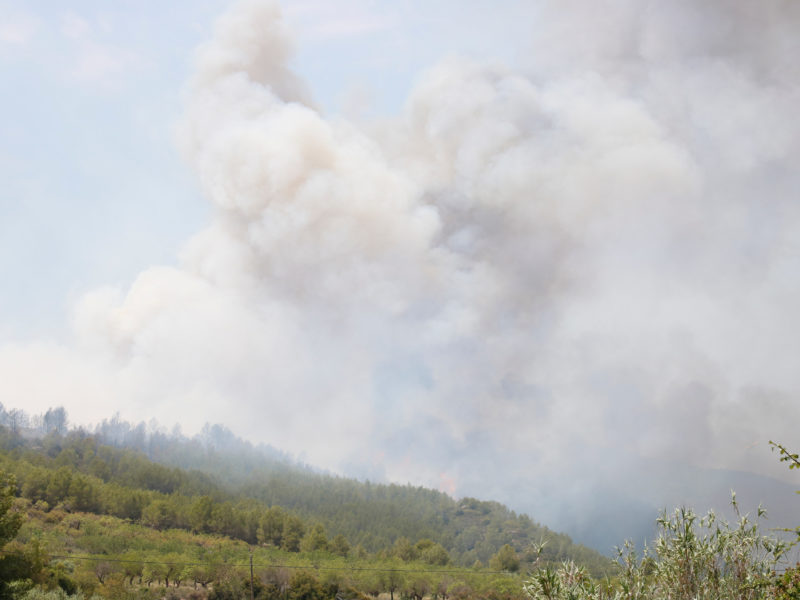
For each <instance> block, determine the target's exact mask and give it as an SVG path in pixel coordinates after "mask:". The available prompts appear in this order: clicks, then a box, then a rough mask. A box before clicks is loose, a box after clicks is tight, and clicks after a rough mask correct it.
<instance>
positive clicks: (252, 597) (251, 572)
mask: <svg viewBox="0 0 800 600" xmlns="http://www.w3.org/2000/svg"><path fill="white" fill-rule="evenodd" d="M253 594H254V591H253V549H252V548H250V600H253V599H254V596H253Z"/></svg>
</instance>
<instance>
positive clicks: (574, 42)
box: [0, 0, 800, 539]
mask: <svg viewBox="0 0 800 600" xmlns="http://www.w3.org/2000/svg"><path fill="white" fill-rule="evenodd" d="M18 4H19V3H11V2H2V1H0V76H2V78H3V82H4V90H5V93H4V94H3V95H2V96H1V97H0V114H2V120H1V121H0V135H1V137H0V140H2V145H0V175H2V181H3V183H4V185H3V189H2V190H1V191H0V243H1V244H2V246H1V247H0V250H2V252H0V401H2V402H3V403H4V404H5V405H6V406H19V407H22V408H25V409H26V410H28V411H30V412H37V411H44V410H46V409H47V408H48V407H49V406H56V405H64V406H65V407H66V408H67V410H68V411H69V413H70V416H71V418H72V420H73V421H74V422H78V423H92V422H98V421H100V420H102V419H103V418H106V417H108V416H110V415H111V414H113V413H114V412H116V411H119V412H120V413H121V414H122V416H123V417H126V418H128V419H131V420H140V419H143V418H144V419H149V418H150V417H155V418H157V419H158V420H159V421H160V422H162V423H164V424H165V425H168V426H169V425H171V424H172V423H175V422H180V423H181V424H182V426H183V429H184V431H187V432H192V431H196V430H198V429H199V428H200V427H201V426H202V425H203V423H205V422H206V421H210V422H221V423H225V424H227V425H228V426H230V427H231V429H233V431H234V432H236V433H237V434H240V435H242V436H244V437H246V438H248V439H251V440H253V441H264V442H267V443H271V444H273V445H275V446H277V447H278V448H280V449H283V450H286V451H289V452H292V453H295V454H296V455H299V456H302V457H303V458H304V459H305V460H307V461H308V462H310V463H312V464H316V465H319V466H322V467H325V468H330V469H334V470H337V471H339V472H345V473H348V474H355V475H358V476H361V477H371V478H374V479H391V480H397V481H402V482H405V481H411V482H414V483H424V484H427V485H433V486H435V487H439V488H440V489H443V490H445V491H448V492H451V493H454V494H457V495H460V494H466V493H469V494H472V495H479V496H482V497H487V498H497V499H500V500H506V501H509V502H512V504H513V505H514V507H515V508H520V509H524V510H529V511H530V512H531V513H532V514H533V515H534V517H535V518H538V519H540V520H543V521H545V522H546V523H548V524H554V525H555V526H564V527H569V526H570V523H574V522H576V521H577V520H578V517H577V516H576V513H577V511H579V510H581V511H582V515H583V516H582V517H581V518H585V516H586V514H587V513H586V512H585V510H584V507H585V505H586V504H587V502H589V499H591V498H594V499H595V504H597V503H601V502H606V501H608V502H610V501H611V500H610V499H609V498H612V497H613V498H614V499H615V500H614V501H618V502H620V503H621V504H619V505H618V507H619V510H621V511H624V510H625V508H624V507H625V506H626V504H625V503H626V502H630V503H632V504H636V503H637V502H638V503H644V505H646V506H647V507H649V506H650V503H656V504H657V503H659V502H662V501H664V502H666V501H667V500H662V497H661V496H659V494H660V492H657V491H653V492H652V496H653V497H652V498H651V497H648V498H646V499H642V498H638V499H637V498H636V496H637V494H638V495H641V494H642V493H643V492H642V487H641V486H642V483H641V482H642V479H641V474H642V473H645V472H646V471H647V470H648V469H649V468H651V467H652V466H653V465H661V464H664V465H667V464H668V465H669V466H668V467H667V466H665V467H664V468H665V469H667V468H668V469H670V471H669V472H670V473H671V475H670V481H669V482H667V484H666V487H668V488H670V489H671V490H672V496H676V497H677V496H680V495H681V494H683V493H684V492H683V491H682V490H684V489H685V486H687V485H688V483H687V482H689V481H693V480H694V479H693V478H696V477H697V473H703V472H709V473H710V472H719V470H720V469H725V470H735V471H740V472H750V473H755V474H764V475H772V476H777V477H784V478H788V475H786V474H785V473H784V470H783V468H782V467H781V466H780V465H778V464H777V461H776V459H775V457H774V456H771V455H770V453H769V450H768V448H767V444H766V442H767V440H769V439H779V440H782V441H785V442H786V443H787V444H789V445H792V444H794V445H795V446H798V445H800V443H796V442H798V440H797V433H796V432H797V427H796V425H797V423H798V418H799V417H800V402H798V391H800V381H798V376H797V372H798V371H797V365H798V359H800V343H798V341H797V331H798V330H799V329H798V326H800V317H798V311H797V308H796V307H797V305H798V301H799V300H800V298H799V296H800V294H799V293H798V292H800V269H798V267H799V266H800V242H798V239H800V238H798V234H800V205H798V191H800V173H798V169H797V164H798V159H800V136H799V135H798V134H800V121H798V119H797V118H796V112H797V108H796V107H797V106H800V65H798V63H797V60H796V57H797V56H798V55H800V52H799V51H800V48H799V47H798V46H800V42H798V41H797V36H796V31H797V30H798V27H800V5H798V3H797V2H792V1H788V0H767V1H765V2H759V3H752V2H747V1H745V0H741V1H739V0H736V1H731V0H711V1H709V2H704V3H702V4H700V3H696V2H692V1H689V0H679V1H676V2H670V3H655V2H642V1H636V0H600V1H598V0H593V1H589V0H566V1H565V0H560V1H552V2H550V1H547V0H540V1H530V2H507V3H500V4H498V3H497V2H492V3H490V2H478V1H475V2H437V3H431V2H422V1H409V2H402V3H398V2H378V1H373V2H369V1H366V0H365V1H363V2H359V1H355V0H352V1H349V2H338V3H335V5H334V4H332V3H329V2H315V1H295V2H285V3H284V4H283V5H282V6H280V7H279V6H278V4H276V3H272V2H269V1H263V2H245V3H241V4H229V3H227V2H223V1H221V0H205V1H198V0H192V1H191V2H188V1H187V2H182V1H175V2H170V3H169V4H168V8H164V7H158V8H157V7H156V5H155V4H152V5H151V4H147V3H144V4H143V3H141V2H135V3H134V2H130V3H129V2H115V3H113V4H109V3H104V2H89V1H86V2H74V3H71V4H70V7H69V8H66V7H64V6H62V4H60V3H53V2H30V3H26V4H25V5H24V6H22V7H21V6H19V5H18ZM220 15H224V16H222V17H221V18H220V19H219V20H218V21H216V20H217V18H218V17H220ZM215 21H216V24H215ZM198 47H199V49H198ZM664 461H666V462H664ZM709 469H710V470H711V471H704V470H709ZM689 487H691V486H689ZM686 489H688V488H686ZM675 490H680V491H677V492H676V491H675ZM672 496H670V500H671V499H672ZM765 500H769V499H768V498H765ZM589 503H590V502H589ZM612 512H613V511H612ZM587 539H588V538H587Z"/></svg>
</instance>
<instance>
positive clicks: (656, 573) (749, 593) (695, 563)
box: [525, 496, 788, 600]
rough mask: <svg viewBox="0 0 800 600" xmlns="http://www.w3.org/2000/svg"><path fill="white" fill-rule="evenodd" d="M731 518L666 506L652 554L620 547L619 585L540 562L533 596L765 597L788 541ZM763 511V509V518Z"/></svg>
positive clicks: (538, 599) (539, 599) (529, 588)
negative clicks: (669, 509) (639, 554)
mask: <svg viewBox="0 0 800 600" xmlns="http://www.w3.org/2000/svg"><path fill="white" fill-rule="evenodd" d="M732 503H733V507H734V509H735V512H736V515H737V518H738V521H737V522H736V524H735V525H730V524H729V523H727V522H726V521H724V520H721V519H719V518H718V517H717V516H716V515H715V514H714V513H713V512H709V513H708V514H707V515H706V516H704V517H699V516H698V515H697V514H696V513H695V512H694V511H692V510H689V509H687V508H679V509H676V510H675V512H674V513H673V514H671V515H668V514H667V513H666V512H665V513H663V514H662V515H661V516H660V517H659V519H658V520H657V523H658V526H659V530H660V533H659V536H658V538H657V540H656V543H655V549H654V552H653V554H652V556H651V555H650V553H649V552H648V551H647V549H645V552H644V555H643V556H642V557H641V558H639V557H637V555H636V553H635V550H634V548H633V546H632V545H631V544H630V543H627V544H626V545H625V547H624V548H623V549H621V550H620V551H619V555H618V557H619V561H618V564H619V573H618V576H617V578H616V581H615V584H614V585H609V586H605V587H604V586H602V585H598V584H597V583H596V582H594V581H592V580H591V578H589V577H588V575H587V574H586V572H585V569H582V568H581V567H577V566H576V565H575V564H574V563H564V565H562V567H561V568H559V569H558V570H555V571H554V570H550V569H541V570H539V571H537V572H536V573H535V574H534V575H533V577H532V578H531V579H530V580H529V581H528V582H527V584H526V586H525V592H526V593H527V594H528V596H529V597H530V598H531V599H533V600H544V599H547V600H556V599H558V600H562V599H567V598H569V599H576V600H577V599H586V600H590V599H592V600H594V599H597V600H599V599H601V598H614V599H619V600H621V599H623V598H624V599H627V600H638V599H649V600H667V599H669V600H729V599H730V600H755V599H757V598H764V597H765V594H766V590H767V588H768V587H769V585H770V581H771V577H772V573H773V570H774V568H775V565H776V564H777V563H778V561H779V560H780V559H781V557H782V556H783V555H784V553H785V552H786V550H787V549H788V546H787V545H786V544H785V543H784V542H782V541H780V540H778V539H777V538H774V537H769V536H764V535H762V534H761V533H760V532H759V531H758V524H757V523H756V522H752V521H751V520H750V518H749V517H748V516H747V515H741V514H740V513H739V510H738V506H737V504H736V499H735V496H734V497H733V499H732ZM762 517H764V511H763V510H762V509H760V508H759V510H758V518H762Z"/></svg>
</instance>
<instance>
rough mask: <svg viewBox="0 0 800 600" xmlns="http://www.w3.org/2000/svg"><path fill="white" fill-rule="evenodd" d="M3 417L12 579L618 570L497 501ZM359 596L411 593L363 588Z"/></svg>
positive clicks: (151, 434)
mask: <svg viewBox="0 0 800 600" xmlns="http://www.w3.org/2000/svg"><path fill="white" fill-rule="evenodd" d="M0 419H2V422H3V425H0V470H1V471H3V472H4V473H5V474H6V475H7V476H8V477H10V478H11V479H9V480H8V481H9V483H8V488H9V490H11V491H10V492H9V493H10V494H11V495H13V496H15V500H14V511H16V514H19V515H24V523H23V525H22V527H21V529H20V532H19V534H18V535H17V537H16V539H15V540H14V541H13V542H12V543H11V544H9V548H11V549H12V550H9V551H10V552H12V554H13V555H14V556H16V557H17V559H15V560H16V562H14V561H11V562H8V561H6V563H8V564H7V566H8V568H9V569H10V571H9V572H8V573H6V575H5V576H4V580H11V581H13V580H19V581H23V580H27V581H30V582H40V583H41V582H42V581H51V582H52V581H61V582H62V583H63V584H64V585H63V586H62V588H63V589H66V590H67V591H69V590H71V589H73V588H74V589H79V588H80V589H83V590H86V591H96V589H100V590H101V591H103V590H104V589H105V587H107V582H109V581H116V580H120V581H122V580H123V579H124V577H123V575H125V577H127V582H128V584H127V585H128V586H129V587H130V586H135V585H139V586H142V585H143V586H144V587H145V588H147V589H148V590H150V589H152V588H153V585H161V586H165V588H166V587H168V586H169V585H170V582H171V584H172V585H173V587H174V585H175V584H176V583H178V584H184V583H186V582H187V581H189V582H190V583H191V584H192V589H193V590H194V587H195V586H197V585H199V587H200V589H201V590H204V589H207V588H208V589H212V590H216V591H217V593H221V592H220V590H221V589H222V587H221V581H222V580H221V579H219V577H221V575H219V573H222V572H223V571H224V572H225V573H227V574H229V570H225V569H223V571H220V570H219V569H220V567H219V565H228V566H230V565H235V564H239V563H242V561H244V562H247V560H248V557H249V552H250V550H251V549H252V550H253V551H254V560H255V564H256V565H260V568H266V567H267V566H268V565H283V566H284V567H286V566H287V565H288V566H289V567H291V568H292V569H295V570H297V569H298V568H299V567H301V566H306V567H308V568H312V567H313V568H314V569H316V570H317V571H318V570H319V568H320V565H321V564H329V565H336V566H335V568H334V567H332V566H329V567H326V568H331V569H334V571H333V572H336V573H339V571H340V570H341V569H346V568H349V567H354V566H355V568H357V569H359V571H358V572H359V573H361V574H362V575H363V574H365V573H371V574H373V575H374V576H376V577H379V579H380V577H385V574H386V573H394V572H398V577H400V575H402V574H403V573H404V572H405V571H408V573H409V574H411V573H423V574H424V573H428V574H427V575H426V576H425V577H423V579H425V582H426V583H425V584H424V586H423V587H425V588H426V590H427V589H429V588H431V586H434V584H436V585H437V586H440V585H441V581H440V580H441V579H442V577H443V576H445V575H446V579H447V580H448V581H449V580H451V579H452V577H453V575H454V574H461V575H462V577H461V579H464V578H465V577H466V578H467V579H469V583H467V581H466V580H464V581H461V584H460V585H461V586H462V592H464V593H465V594H467V595H469V594H471V593H472V592H469V593H467V591H468V590H472V591H475V590H478V589H482V587H486V586H489V587H491V588H492V589H506V591H507V592H508V593H512V595H514V594H517V595H518V594H521V593H522V592H521V589H522V588H521V580H520V578H519V574H521V573H524V572H526V571H527V570H528V569H530V568H531V567H532V565H533V564H534V563H537V564H541V563H545V564H557V563H560V562H561V561H564V560H572V561H576V562H577V563H579V564H581V565H584V566H585V567H586V568H587V569H589V571H590V572H591V573H592V574H594V575H596V576H600V575H603V574H605V573H606V572H607V571H608V570H609V568H610V561H609V560H608V559H607V558H606V557H603V556H602V555H600V554H599V553H597V552H595V551H593V550H591V549H588V548H585V547H583V546H579V545H576V544H573V543H572V541H571V540H570V539H569V537H568V536H566V535H563V534H558V533H555V532H553V531H550V530H549V529H547V528H546V527H543V526H541V525H539V524H537V523H535V522H534V521H533V520H532V519H530V518H529V517H528V516H526V515H518V514H516V513H514V512H513V511H511V510H509V509H508V508H507V507H505V506H503V505H501V504H499V503H496V502H487V501H481V500H477V499H474V498H464V499H460V500H456V499H453V498H451V497H450V496H448V495H446V494H444V493H441V492H438V491H434V490H430V489H425V488H422V487H415V486H411V485H395V484H388V485H387V484H378V483H370V482H358V481H355V480H351V479H345V478H342V477H336V476H333V475H329V474H325V473H319V472H316V471H314V470H313V469H312V468H310V467H308V466H304V465H301V464H297V463H295V462H292V461H291V460H290V459H289V457H287V456H285V455H282V454H280V453H279V452H277V451H275V450H274V449H272V448H269V447H254V446H252V445H250V444H249V443H247V442H244V441H242V440H240V439H238V438H236V437H235V436H233V435H232V434H231V433H230V432H229V431H228V430H227V429H225V428H224V427H221V426H208V427H206V428H205V429H204V430H203V432H202V433H201V434H200V435H198V436H196V437H194V438H191V439H189V438H186V437H184V436H182V435H180V434H179V433H178V432H173V433H172V434H166V433H164V432H163V431H161V430H160V429H159V428H158V427H157V426H156V425H155V424H151V425H144V424H138V425H133V424H129V423H125V422H123V421H120V420H119V419H117V418H113V419H111V420H109V421H104V422H103V423H101V424H100V425H99V426H98V427H97V428H96V430H95V431H91V432H89V431H86V430H82V429H76V430H69V429H68V428H67V417H66V413H65V412H64V411H63V409H54V410H51V411H48V413H46V414H45V415H41V416H37V417H28V416H27V415H25V414H24V413H22V412H21V411H10V412H7V411H5V410H2V411H0ZM209 548H215V550H214V551H213V552H212V551H210V550H209ZM9 556H11V555H9ZM43 556H49V557H50V560H44V559H43V558H42V557H43ZM165 556H166V558H165ZM36 557H39V558H36ZM72 557H80V558H77V559H75V558H72ZM64 561H66V563H65V562H64ZM120 561H123V562H120ZM124 561H132V562H124ZM165 561H166V562H165ZM11 563H14V565H16V566H14V567H13V568H11V566H9V565H11ZM67 563H68V564H69V568H68V567H65V566H64V565H65V564H67ZM101 563H102V567H98V565H99V564H101ZM173 563H174V565H175V569H178V570H179V571H180V573H183V571H184V570H185V569H184V567H187V568H188V567H189V566H192V567H197V566H198V565H201V566H204V568H206V566H208V565H211V564H212V563H213V564H214V565H215V567H214V569H215V571H214V573H216V575H214V576H213V577H211V578H210V579H208V577H209V576H208V574H207V573H206V575H200V576H197V577H196V575H197V573H196V572H192V573H194V574H192V573H189V574H188V575H187V574H186V573H184V574H183V575H180V574H176V572H174V569H172V568H168V567H164V565H168V564H173ZM154 564H158V565H160V566H158V567H155V566H153V565H154ZM20 565H23V566H20ZM126 565H127V566H126ZM130 565H134V566H135V568H134V567H131V566H130ZM148 565H149V566H148ZM162 567H163V568H162ZM207 568H209V569H210V568H211V567H210V566H208V567H207ZM231 568H232V567H231ZM26 569H27V570H26ZM54 569H55V570H54ZM97 569H99V570H100V573H97V572H95V571H96V570H97ZM131 569H133V571H135V572H132V570H131ZM364 569H366V571H364ZM385 569H389V570H388V571H386V570H385ZM15 570H16V571H15ZM189 570H190V571H191V569H189ZM105 571H108V573H105ZM161 571H164V572H163V573H162V572H161ZM195 571H196V569H195ZM234 571H235V569H234ZM323 571H324V569H323ZM325 572H327V571H325ZM147 573H149V575H147ZM204 573H205V571H204ZM381 573H382V574H383V575H381ZM436 573H438V575H437V574H436ZM22 575H27V577H22ZM225 576H226V577H228V575H225ZM308 576H309V577H311V575H308ZM148 577H149V579H148ZM215 577H216V578H217V579H214V578H215ZM498 577H499V578H500V581H502V583H498V580H497V578H498ZM267 579H269V578H268V577H267ZM362 579H363V578H362ZM403 580H404V581H405V580H406V578H403ZM214 581H216V585H214V584H213V582H214ZM226 581H227V579H226ZM243 581H244V580H243ZM488 582H493V583H491V585H490V584H489V583H488ZM123 583H124V582H123ZM245 583H246V582H245ZM351 583H352V582H351ZM406 583H407V582H406ZM236 585H239V584H238V583H237V584H236ZM242 585H244V584H242ZM286 585H288V583H287V584H286ZM420 585H422V584H420ZM104 586H105V587H104ZM352 586H355V587H354V588H353V589H358V590H361V591H362V592H363V591H364V590H368V589H372V590H373V591H375V592H376V593H381V592H388V593H389V594H390V596H392V595H393V593H394V591H398V593H401V592H402V593H406V592H407V593H406V596H408V594H409V593H411V592H409V591H408V590H406V591H405V592H403V590H402V589H401V587H398V588H397V590H394V589H392V588H393V584H391V583H380V582H377V583H376V582H373V583H371V584H368V583H367V582H365V581H363V580H361V579H360V580H359V581H358V582H357V585H356V583H352ZM352 586H351V587H352ZM387 586H388V587H387ZM398 586H399V584H398ZM234 587H235V586H234ZM384 588H385V589H384ZM287 589H288V588H287ZM431 589H432V588H431ZM487 589H488V588H487ZM118 591H119V590H117V592H118ZM117 592H115V593H117ZM103 593H105V592H103ZM198 593H200V592H198ZM411 595H412V596H413V594H411ZM423 595H424V594H423ZM445 595H446V594H445Z"/></svg>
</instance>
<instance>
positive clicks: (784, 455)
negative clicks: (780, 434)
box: [769, 440, 800, 469]
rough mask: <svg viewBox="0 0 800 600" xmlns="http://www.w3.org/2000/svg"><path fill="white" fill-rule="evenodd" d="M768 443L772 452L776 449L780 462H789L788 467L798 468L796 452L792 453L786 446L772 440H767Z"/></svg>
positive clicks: (798, 462) (798, 456) (798, 458)
mask: <svg viewBox="0 0 800 600" xmlns="http://www.w3.org/2000/svg"><path fill="white" fill-rule="evenodd" d="M769 445H770V446H772V451H773V452H775V450H777V451H778V453H779V454H780V461H781V462H788V463H789V468H790V469H800V455H798V454H797V453H794V454H792V453H791V452H789V451H788V450H787V449H786V446H784V445H783V444H778V443H777V442H773V441H772V440H770V441H769Z"/></svg>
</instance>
